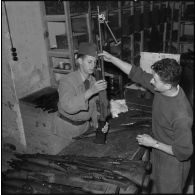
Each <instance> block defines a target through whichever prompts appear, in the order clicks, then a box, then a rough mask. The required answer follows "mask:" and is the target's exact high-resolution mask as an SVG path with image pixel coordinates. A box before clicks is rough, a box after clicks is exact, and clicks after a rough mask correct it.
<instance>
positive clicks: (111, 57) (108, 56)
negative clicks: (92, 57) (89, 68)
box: [98, 51, 114, 62]
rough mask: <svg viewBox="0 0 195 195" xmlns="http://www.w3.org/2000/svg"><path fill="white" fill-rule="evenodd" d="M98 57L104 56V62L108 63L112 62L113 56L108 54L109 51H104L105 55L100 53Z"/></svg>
mask: <svg viewBox="0 0 195 195" xmlns="http://www.w3.org/2000/svg"><path fill="white" fill-rule="evenodd" d="M98 56H103V58H104V60H105V61H107V62H112V59H113V57H114V56H113V55H111V54H110V53H108V52H107V51H103V53H99V54H98Z"/></svg>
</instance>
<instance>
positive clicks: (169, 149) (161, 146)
mask: <svg viewBox="0 0 195 195" xmlns="http://www.w3.org/2000/svg"><path fill="white" fill-rule="evenodd" d="M152 147H153V148H156V149H158V150H161V151H163V152H166V153H167V154H170V155H173V156H174V154H173V150H172V146H171V145H167V144H164V143H162V142H158V141H156V142H155V144H154V145H153V146H152Z"/></svg>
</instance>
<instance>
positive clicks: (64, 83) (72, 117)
mask: <svg viewBox="0 0 195 195" xmlns="http://www.w3.org/2000/svg"><path fill="white" fill-rule="evenodd" d="M96 60H97V49H96V45H95V44H93V43H81V44H80V45H79V48H78V56H77V59H76V62H77V65H78V70H76V71H74V72H71V73H69V74H67V75H64V76H63V78H62V79H61V80H60V83H59V88H58V93H59V103H58V117H57V121H56V133H57V134H58V135H61V136H63V137H64V142H66V143H65V144H64V146H66V145H68V144H69V143H70V142H71V141H72V137H76V136H79V135H81V134H83V133H84V132H85V131H87V130H88V129H89V127H90V124H91V126H93V127H94V128H97V127H98V112H97V108H96V100H97V99H98V98H99V97H98V93H99V92H100V91H102V90H105V89H106V88H107V82H106V81H105V80H99V81H97V82H96V80H95V78H94V77H93V76H92V74H93V73H94V69H95V66H96ZM107 129H108V123H106V125H105V127H104V128H103V130H105V131H106V130H107Z"/></svg>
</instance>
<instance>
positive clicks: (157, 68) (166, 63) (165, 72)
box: [151, 58, 182, 86]
mask: <svg viewBox="0 0 195 195" xmlns="http://www.w3.org/2000/svg"><path fill="white" fill-rule="evenodd" d="M151 68H152V70H153V71H154V72H155V73H156V74H158V76H159V77H160V79H161V81H162V82H164V83H168V84H171V85H172V86H177V85H178V83H179V81H180V77H181V72H182V67H181V66H180V64H179V63H178V62H177V61H176V60H175V59H171V58H164V59H162V60H159V61H157V62H155V63H154V64H153V65H152V66H151Z"/></svg>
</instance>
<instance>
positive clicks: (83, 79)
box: [78, 70, 91, 82]
mask: <svg viewBox="0 0 195 195" xmlns="http://www.w3.org/2000/svg"><path fill="white" fill-rule="evenodd" d="M78 72H79V73H80V75H81V78H82V81H83V82H84V81H85V80H86V79H88V80H90V78H91V75H89V77H88V78H85V77H84V75H83V74H82V72H81V71H80V70H78Z"/></svg>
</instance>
